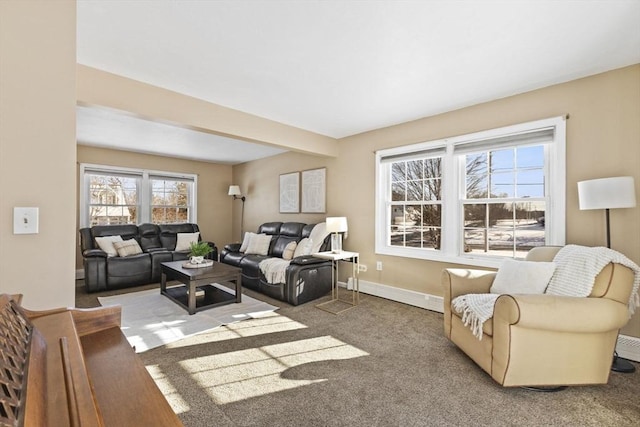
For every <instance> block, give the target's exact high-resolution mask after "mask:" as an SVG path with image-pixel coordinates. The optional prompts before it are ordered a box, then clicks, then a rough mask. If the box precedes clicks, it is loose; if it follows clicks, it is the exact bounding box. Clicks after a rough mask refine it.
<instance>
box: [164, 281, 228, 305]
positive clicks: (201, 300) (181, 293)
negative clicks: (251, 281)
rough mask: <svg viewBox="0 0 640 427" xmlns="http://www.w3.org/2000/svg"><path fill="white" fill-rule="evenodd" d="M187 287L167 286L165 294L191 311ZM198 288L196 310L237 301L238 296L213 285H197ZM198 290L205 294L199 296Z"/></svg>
mask: <svg viewBox="0 0 640 427" xmlns="http://www.w3.org/2000/svg"><path fill="white" fill-rule="evenodd" d="M187 289H188V287H187V286H174V287H171V288H167V290H166V291H165V295H166V296H168V297H169V298H171V299H172V300H173V301H174V302H175V303H177V304H179V305H181V306H182V307H183V308H184V309H185V310H187V311H189V297H188V295H187ZM196 289H197V291H196V310H195V311H200V310H207V309H209V308H213V307H218V306H220V305H225V304H231V303H234V302H236V296H235V295H234V294H232V293H230V292H226V291H224V290H222V289H220V288H218V287H216V286H213V285H201V286H198V287H196ZM198 291H204V295H202V296H198V294H199V292H198Z"/></svg>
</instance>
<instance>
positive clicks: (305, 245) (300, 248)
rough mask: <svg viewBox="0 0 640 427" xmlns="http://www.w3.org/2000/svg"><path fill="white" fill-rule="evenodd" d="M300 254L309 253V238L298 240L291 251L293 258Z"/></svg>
mask: <svg viewBox="0 0 640 427" xmlns="http://www.w3.org/2000/svg"><path fill="white" fill-rule="evenodd" d="M302 255H311V240H310V239H309V238H308V237H305V238H304V239H302V240H300V241H299V242H298V245H297V246H296V250H295V251H294V252H293V257H294V258H295V257H299V256H302Z"/></svg>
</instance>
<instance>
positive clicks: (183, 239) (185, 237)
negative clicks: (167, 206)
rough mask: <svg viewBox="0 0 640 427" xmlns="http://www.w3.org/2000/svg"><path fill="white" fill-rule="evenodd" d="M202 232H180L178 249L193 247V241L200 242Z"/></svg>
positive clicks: (183, 249)
mask: <svg viewBox="0 0 640 427" xmlns="http://www.w3.org/2000/svg"><path fill="white" fill-rule="evenodd" d="M198 237H200V232H199V231H197V232H195V233H178V234H177V239H176V249H175V250H176V251H188V250H190V249H191V243H198Z"/></svg>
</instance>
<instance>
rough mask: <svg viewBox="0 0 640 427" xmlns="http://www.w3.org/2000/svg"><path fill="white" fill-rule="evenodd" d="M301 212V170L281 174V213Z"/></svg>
mask: <svg viewBox="0 0 640 427" xmlns="http://www.w3.org/2000/svg"><path fill="white" fill-rule="evenodd" d="M298 212H300V172H290V173H284V174H281V175H280V213H298Z"/></svg>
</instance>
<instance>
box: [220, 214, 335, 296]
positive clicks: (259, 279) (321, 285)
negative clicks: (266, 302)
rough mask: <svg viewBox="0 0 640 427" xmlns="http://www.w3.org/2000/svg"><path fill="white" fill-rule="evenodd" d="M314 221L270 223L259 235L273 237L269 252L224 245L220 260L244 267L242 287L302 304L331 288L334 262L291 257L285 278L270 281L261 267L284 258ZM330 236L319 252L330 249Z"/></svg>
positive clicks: (310, 230) (263, 225)
mask: <svg viewBox="0 0 640 427" xmlns="http://www.w3.org/2000/svg"><path fill="white" fill-rule="evenodd" d="M314 226H315V224H308V225H307V224H303V223H299V222H285V223H282V222H269V223H265V224H262V225H261V226H260V227H259V228H258V234H267V235H269V236H271V242H270V244H269V250H268V254H266V255H258V254H246V253H243V252H240V248H241V244H240V243H232V244H228V245H225V247H224V249H223V250H222V251H221V252H220V262H223V263H225V264H229V265H232V266H234V267H240V268H242V286H243V287H246V288H249V289H253V290H255V291H258V292H261V293H263V294H265V295H268V296H270V297H273V298H276V299H278V300H281V301H285V302H288V303H289V304H292V305H298V304H303V303H305V302H307V301H311V300H314V299H316V298H319V297H321V296H324V295H326V294H327V293H329V292H330V291H331V280H332V279H331V278H332V275H331V269H332V268H333V265H332V263H331V261H327V260H324V259H320V258H315V257H313V256H312V255H302V256H298V257H295V258H293V259H291V261H290V263H289V265H288V267H287V268H286V272H285V281H284V282H279V283H269V281H268V280H267V279H266V277H265V275H264V274H263V273H262V271H261V270H260V262H261V261H263V260H265V259H268V258H273V257H276V258H282V256H283V252H284V251H285V247H286V246H287V245H288V243H289V242H292V241H295V242H297V243H299V242H300V241H301V240H302V239H303V238H309V237H310V235H311V232H312V230H313V228H314ZM330 246H331V236H326V237H325V238H323V242H322V244H321V246H320V248H319V250H318V251H319V252H320V251H327V250H330Z"/></svg>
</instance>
